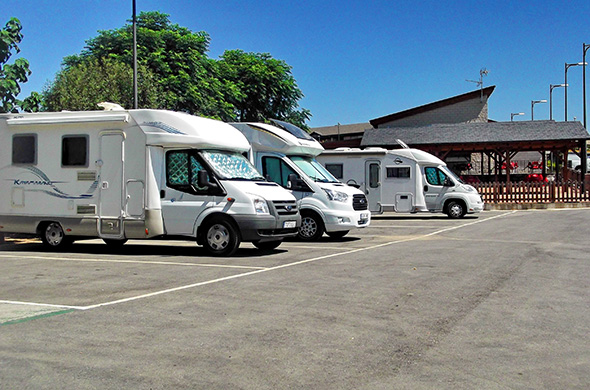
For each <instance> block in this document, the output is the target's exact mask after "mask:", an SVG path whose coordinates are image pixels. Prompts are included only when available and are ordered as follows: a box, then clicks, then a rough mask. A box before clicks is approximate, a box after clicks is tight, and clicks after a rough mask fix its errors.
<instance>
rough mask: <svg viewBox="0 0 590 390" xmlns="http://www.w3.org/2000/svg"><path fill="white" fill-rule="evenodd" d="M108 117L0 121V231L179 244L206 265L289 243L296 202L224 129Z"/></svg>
mask: <svg viewBox="0 0 590 390" xmlns="http://www.w3.org/2000/svg"><path fill="white" fill-rule="evenodd" d="M119 109H120V107H119ZM119 109H115V110H111V111H87V112H53V113H34V114H28V113H27V114H2V115H0V149H1V153H0V234H2V233H29V234H38V235H39V236H40V237H41V239H42V241H43V243H44V244H45V245H47V246H49V247H50V248H55V249H57V248H59V247H62V246H63V245H65V244H67V243H70V242H72V241H73V240H75V239H79V238H91V237H100V238H102V239H103V240H104V241H105V242H106V243H107V244H111V245H121V244H124V243H125V241H126V240H127V239H130V238H132V239H139V238H154V237H163V236H165V237H184V238H186V239H188V238H192V239H196V241H197V243H199V244H201V245H203V246H204V247H205V248H206V249H207V251H208V252H209V253H210V254H212V255H217V256H229V255H231V254H233V253H234V252H235V251H236V250H237V248H238V246H239V244H240V242H241V241H248V242H253V243H254V245H256V246H257V247H258V248H262V249H274V248H276V247H277V246H278V245H279V244H280V243H281V240H282V239H283V238H284V237H287V236H294V235H296V234H297V229H298V227H299V226H300V223H301V217H300V215H299V213H298V208H297V202H296V199H295V198H294V197H293V195H291V194H290V193H289V192H288V191H286V190H285V189H283V188H282V187H280V186H278V185H276V184H275V183H271V182H268V181H266V180H265V179H264V178H263V177H262V176H261V175H260V174H259V173H258V172H257V171H256V169H255V168H254V167H253V166H252V164H251V163H250V161H248V159H246V158H245V157H244V156H243V153H246V152H247V151H248V150H249V149H250V145H249V143H248V141H247V140H246V138H245V137H244V136H242V134H241V133H240V132H239V131H237V130H236V129H235V128H233V127H232V126H230V125H228V124H226V123H223V122H219V121H215V120H211V119H205V118H199V117H195V116H192V115H188V114H183V113H177V112H171V111H161V110H129V111H125V110H122V109H120V110H119Z"/></svg>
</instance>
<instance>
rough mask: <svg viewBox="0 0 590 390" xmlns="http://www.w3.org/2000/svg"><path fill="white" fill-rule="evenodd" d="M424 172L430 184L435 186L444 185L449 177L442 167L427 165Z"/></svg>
mask: <svg viewBox="0 0 590 390" xmlns="http://www.w3.org/2000/svg"><path fill="white" fill-rule="evenodd" d="M424 173H425V174H426V181H427V182H428V184H430V185H433V186H442V185H443V184H444V182H445V179H446V178H447V175H445V174H444V173H443V172H442V171H441V170H440V169H438V168H434V167H426V168H424Z"/></svg>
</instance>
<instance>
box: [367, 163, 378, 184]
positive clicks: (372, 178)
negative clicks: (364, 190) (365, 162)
mask: <svg viewBox="0 0 590 390" xmlns="http://www.w3.org/2000/svg"><path fill="white" fill-rule="evenodd" d="M369 187H370V188H377V187H379V164H369Z"/></svg>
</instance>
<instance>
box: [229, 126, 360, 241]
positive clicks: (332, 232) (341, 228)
mask: <svg viewBox="0 0 590 390" xmlns="http://www.w3.org/2000/svg"><path fill="white" fill-rule="evenodd" d="M273 123H274V124H275V125H276V126H273V125H269V124H265V123H231V125H232V126H234V127H235V128H237V129H238V130H240V131H241V132H242V133H243V134H244V135H245V136H246V138H247V139H248V141H249V142H250V144H251V145H252V150H251V153H250V159H251V161H252V162H253V163H254V165H255V166H256V168H258V170H259V171H260V172H262V174H263V175H265V176H266V177H267V178H268V179H269V180H272V181H274V182H276V183H278V184H280V185H281V186H283V187H284V188H288V189H289V190H291V192H292V193H293V195H295V197H296V198H297V200H298V201H299V209H300V212H301V227H300V228H299V238H301V239H302V240H307V241H314V240H318V239H319V238H320V237H321V236H322V235H323V233H324V232H326V233H327V234H328V235H329V236H330V237H333V238H341V237H344V236H345V235H346V234H347V233H348V232H349V231H350V230H351V229H355V228H363V227H366V226H368V225H369V224H370V222H371V213H370V212H369V211H368V209H367V199H366V197H365V195H364V194H363V193H362V192H360V191H359V190H358V189H356V188H354V187H350V186H348V185H345V184H343V183H341V182H340V181H338V180H337V179H336V178H334V176H332V175H331V174H330V172H328V171H326V170H325V169H324V167H322V165H321V164H320V163H318V162H317V161H316V159H315V156H317V155H318V154H320V153H321V152H322V151H323V150H324V148H323V147H322V145H320V143H319V142H317V141H316V140H315V139H313V138H312V137H311V136H310V135H309V134H308V133H307V132H305V131H304V130H302V129H300V128H299V127H297V126H294V125H292V124H290V123H286V122H282V121H277V120H273Z"/></svg>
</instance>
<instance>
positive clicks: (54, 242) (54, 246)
mask: <svg viewBox="0 0 590 390" xmlns="http://www.w3.org/2000/svg"><path fill="white" fill-rule="evenodd" d="M39 235H40V237H41V241H42V242H43V245H45V247H46V248H49V249H51V250H60V249H63V248H65V247H66V246H68V245H69V244H71V243H72V240H71V239H70V238H69V237H68V236H66V234H65V233H64V230H63V228H62V227H61V225H60V224H59V223H58V222H49V223H47V224H45V225H43V226H42V227H41V230H40V234H39Z"/></svg>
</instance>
